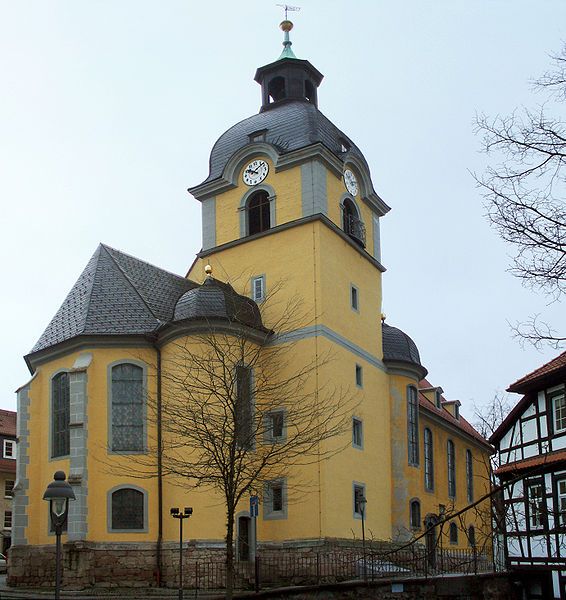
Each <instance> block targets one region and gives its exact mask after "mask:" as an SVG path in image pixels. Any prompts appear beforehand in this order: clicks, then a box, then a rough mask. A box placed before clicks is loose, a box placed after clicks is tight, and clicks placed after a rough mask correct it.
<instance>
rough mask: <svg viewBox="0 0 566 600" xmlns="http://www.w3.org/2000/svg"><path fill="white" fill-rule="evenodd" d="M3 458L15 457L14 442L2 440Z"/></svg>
mask: <svg viewBox="0 0 566 600" xmlns="http://www.w3.org/2000/svg"><path fill="white" fill-rule="evenodd" d="M4 458H16V442H15V441H14V440H4Z"/></svg>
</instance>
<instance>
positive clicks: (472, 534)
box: [468, 525, 476, 548]
mask: <svg viewBox="0 0 566 600" xmlns="http://www.w3.org/2000/svg"><path fill="white" fill-rule="evenodd" d="M468 544H469V545H470V546H472V548H473V547H474V546H475V545H476V529H475V527H474V526H473V525H470V526H469V527H468Z"/></svg>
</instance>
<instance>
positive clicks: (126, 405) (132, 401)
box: [112, 363, 144, 452]
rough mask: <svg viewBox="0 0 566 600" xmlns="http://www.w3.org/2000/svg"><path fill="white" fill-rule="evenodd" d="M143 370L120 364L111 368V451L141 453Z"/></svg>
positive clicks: (142, 448) (142, 437)
mask: <svg viewBox="0 0 566 600" xmlns="http://www.w3.org/2000/svg"><path fill="white" fill-rule="evenodd" d="M143 412H144V390H143V369H142V368H141V367H138V366H137V365H133V364H130V363H123V364H119V365H116V366H114V367H112V450H113V451H115V452H140V451H143V450H144V432H143Z"/></svg>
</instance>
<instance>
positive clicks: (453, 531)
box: [449, 523, 458, 544]
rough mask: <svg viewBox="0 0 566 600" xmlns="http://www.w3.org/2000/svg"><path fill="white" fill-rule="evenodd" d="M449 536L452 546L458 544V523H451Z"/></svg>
mask: <svg viewBox="0 0 566 600" xmlns="http://www.w3.org/2000/svg"><path fill="white" fill-rule="evenodd" d="M449 536H450V543H451V544H457V543H458V527H457V525H456V523H450V529H449Z"/></svg>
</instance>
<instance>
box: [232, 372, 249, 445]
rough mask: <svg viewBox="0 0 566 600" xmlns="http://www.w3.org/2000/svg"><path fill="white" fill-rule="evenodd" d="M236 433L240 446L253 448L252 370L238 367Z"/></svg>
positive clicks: (235, 411)
mask: <svg viewBox="0 0 566 600" xmlns="http://www.w3.org/2000/svg"><path fill="white" fill-rule="evenodd" d="M234 409H235V410H234V413H235V414H234V434H235V437H236V443H237V444H238V446H239V447H240V448H244V449H247V450H249V449H251V448H253V442H254V440H253V427H252V370H251V369H250V368H249V367H245V366H243V365H239V366H237V367H236V406H235V407H234Z"/></svg>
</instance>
